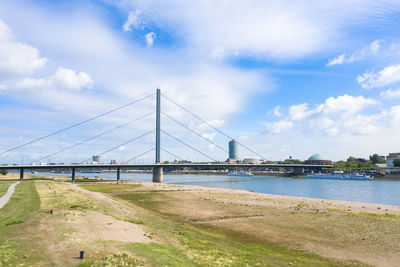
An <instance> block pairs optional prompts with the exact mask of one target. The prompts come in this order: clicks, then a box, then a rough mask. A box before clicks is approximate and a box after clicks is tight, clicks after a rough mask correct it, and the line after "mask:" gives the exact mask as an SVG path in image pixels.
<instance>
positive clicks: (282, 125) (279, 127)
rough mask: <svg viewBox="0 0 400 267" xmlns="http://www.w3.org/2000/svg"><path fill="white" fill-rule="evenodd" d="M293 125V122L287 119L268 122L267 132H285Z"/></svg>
mask: <svg viewBox="0 0 400 267" xmlns="http://www.w3.org/2000/svg"><path fill="white" fill-rule="evenodd" d="M292 127H293V122H291V121H287V120H280V121H277V122H273V123H268V124H267V132H269V133H281V132H285V131H287V130H289V129H291V128H292Z"/></svg>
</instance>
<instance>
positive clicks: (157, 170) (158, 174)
mask: <svg viewBox="0 0 400 267" xmlns="http://www.w3.org/2000/svg"><path fill="white" fill-rule="evenodd" d="M160 133H161V90H160V89H157V90H156V160H155V163H156V164H160V152H161V144H160V141H161V140H160ZM163 176H164V175H163V168H162V167H161V166H160V167H158V166H157V167H154V168H153V183H162V182H163V180H164V177H163Z"/></svg>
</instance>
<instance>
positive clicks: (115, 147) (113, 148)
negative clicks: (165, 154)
mask: <svg viewBox="0 0 400 267" xmlns="http://www.w3.org/2000/svg"><path fill="white" fill-rule="evenodd" d="M154 131H155V130H151V131H148V132H146V133H144V134H142V135H139V136H137V137H135V138H133V139H130V140H128V141H126V142H124V143H122V144H119V145H117V146H114V147H112V148H110V149H108V150H106V151H104V152H102V153H100V154H97V155H96V156H101V155H104V154H106V153H107V152H110V151H112V150H115V149H117V148H119V147H120V146H123V145H126V144H129V143H131V142H133V141H135V140H137V139H139V138H142V137H143V136H146V135H148V134H150V133H152V132H154ZM90 159H91V158H88V159H85V160H82V161H81V162H79V164H82V163H84V162H86V161H89V160H90Z"/></svg>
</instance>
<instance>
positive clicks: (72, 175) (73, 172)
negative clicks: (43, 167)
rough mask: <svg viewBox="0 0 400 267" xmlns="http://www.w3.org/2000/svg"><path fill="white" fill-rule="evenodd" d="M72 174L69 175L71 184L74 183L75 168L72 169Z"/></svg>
mask: <svg viewBox="0 0 400 267" xmlns="http://www.w3.org/2000/svg"><path fill="white" fill-rule="evenodd" d="M71 170H72V173H71V180H72V182H75V168H72V169H71Z"/></svg>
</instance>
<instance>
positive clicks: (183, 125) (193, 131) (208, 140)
mask: <svg viewBox="0 0 400 267" xmlns="http://www.w3.org/2000/svg"><path fill="white" fill-rule="evenodd" d="M161 113H162V114H163V115H165V116H167V117H168V118H169V119H171V120H173V121H175V122H176V123H178V124H179V125H181V126H182V127H185V128H186V129H188V130H189V131H191V132H192V133H194V134H196V135H197V136H199V137H201V138H203V139H204V140H206V141H207V142H209V143H211V144H213V145H214V146H216V147H218V148H220V149H222V150H223V151H225V152H226V153H229V152H228V150H226V149H225V148H223V147H221V146H219V145H217V144H216V143H214V142H213V141H211V140H210V139H208V138H206V137H204V136H202V135H201V134H199V133H197V132H196V131H195V130H193V129H192V128H190V127H188V126H186V125H185V124H183V123H181V122H179V121H177V120H175V119H174V118H172V117H171V116H169V115H168V114H166V113H164V112H162V111H161Z"/></svg>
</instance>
